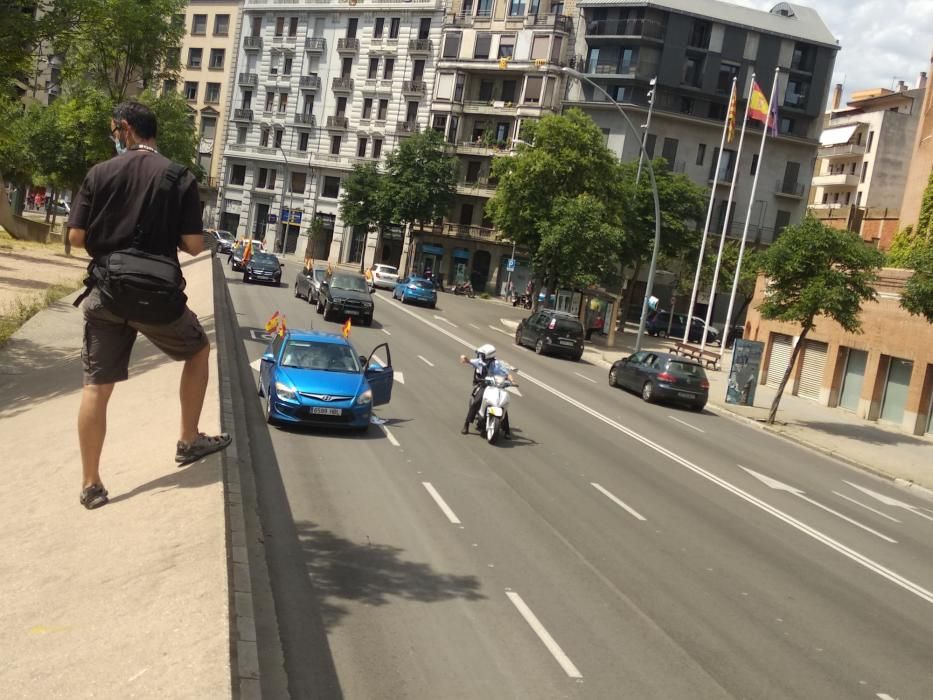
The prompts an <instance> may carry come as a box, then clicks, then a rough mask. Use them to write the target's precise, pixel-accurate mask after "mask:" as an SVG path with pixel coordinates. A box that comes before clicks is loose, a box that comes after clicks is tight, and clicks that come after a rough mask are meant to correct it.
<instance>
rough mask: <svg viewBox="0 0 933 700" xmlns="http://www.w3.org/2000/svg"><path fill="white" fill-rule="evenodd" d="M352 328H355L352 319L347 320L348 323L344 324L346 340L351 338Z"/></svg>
mask: <svg viewBox="0 0 933 700" xmlns="http://www.w3.org/2000/svg"><path fill="white" fill-rule="evenodd" d="M352 327H353V324H352V323H350V319H349V318H347V320H346V322H345V323H344V324H343V337H344V338H349V337H350V329H351V328H352Z"/></svg>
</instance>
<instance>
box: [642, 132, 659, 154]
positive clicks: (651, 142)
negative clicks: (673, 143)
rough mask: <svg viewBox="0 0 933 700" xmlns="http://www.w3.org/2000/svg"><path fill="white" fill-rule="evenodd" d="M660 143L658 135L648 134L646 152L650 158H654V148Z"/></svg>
mask: <svg viewBox="0 0 933 700" xmlns="http://www.w3.org/2000/svg"><path fill="white" fill-rule="evenodd" d="M657 143H658V136H657V134H648V138H647V139H645V151H647V152H648V157H649V158H654V147H655V146H656V145H657Z"/></svg>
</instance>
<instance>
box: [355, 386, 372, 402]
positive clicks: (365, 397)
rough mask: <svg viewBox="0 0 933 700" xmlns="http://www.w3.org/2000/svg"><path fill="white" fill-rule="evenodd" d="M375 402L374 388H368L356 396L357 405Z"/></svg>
mask: <svg viewBox="0 0 933 700" xmlns="http://www.w3.org/2000/svg"><path fill="white" fill-rule="evenodd" d="M372 402H373V390H372V389H367V390H366V391H364V392H363V393H362V394H360V395H359V396H357V397H356V405H357V406H366V405H368V404H371V403H372Z"/></svg>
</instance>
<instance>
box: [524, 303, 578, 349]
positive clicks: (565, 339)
mask: <svg viewBox="0 0 933 700" xmlns="http://www.w3.org/2000/svg"><path fill="white" fill-rule="evenodd" d="M515 343H516V345H530V346H531V347H533V348H534V349H535V352H536V353H538V354H539V355H564V356H566V357H569V358H570V359H572V360H574V361H577V360H579V359H580V358H581V357H583V324H582V323H580V319H578V318H577V317H576V316H574V315H573V314H568V313H565V312H563V311H554V310H552V309H545V310H542V311H538V312H537V313H534V314H532V315H531V316H529V317H528V318H526V319H523V320H522V321H521V322H520V323H519V324H518V328H516V329H515Z"/></svg>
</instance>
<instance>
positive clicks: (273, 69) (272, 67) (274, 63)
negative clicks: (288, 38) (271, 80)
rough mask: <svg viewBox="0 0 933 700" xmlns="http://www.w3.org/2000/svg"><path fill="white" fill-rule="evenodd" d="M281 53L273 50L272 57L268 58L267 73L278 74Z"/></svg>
mask: <svg viewBox="0 0 933 700" xmlns="http://www.w3.org/2000/svg"><path fill="white" fill-rule="evenodd" d="M281 58H282V57H281V55H279V54H278V53H275V52H273V53H272V57H271V58H270V59H269V75H278V74H279V60H280V59H281Z"/></svg>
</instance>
